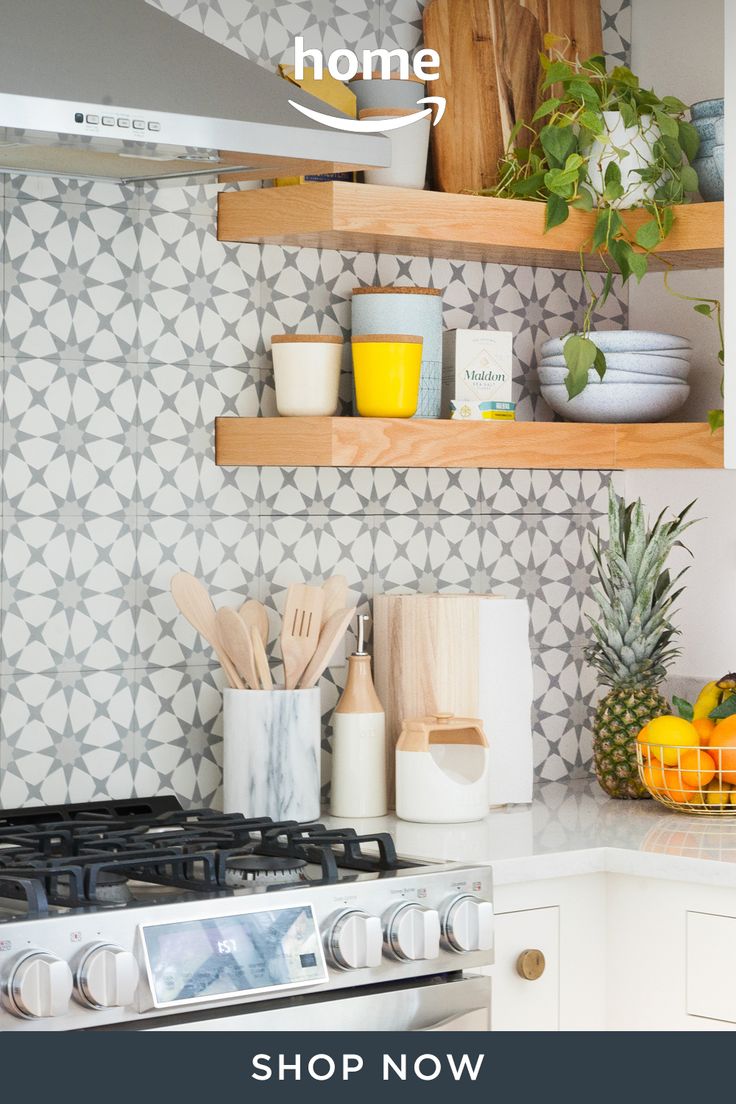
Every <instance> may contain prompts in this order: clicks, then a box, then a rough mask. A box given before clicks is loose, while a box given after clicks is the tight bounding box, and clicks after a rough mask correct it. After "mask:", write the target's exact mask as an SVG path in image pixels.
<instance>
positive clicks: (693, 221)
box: [217, 181, 723, 270]
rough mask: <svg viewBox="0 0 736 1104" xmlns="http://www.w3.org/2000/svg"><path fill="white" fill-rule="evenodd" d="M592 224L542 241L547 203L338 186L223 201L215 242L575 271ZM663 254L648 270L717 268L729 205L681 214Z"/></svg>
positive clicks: (592, 261) (580, 218)
mask: <svg viewBox="0 0 736 1104" xmlns="http://www.w3.org/2000/svg"><path fill="white" fill-rule="evenodd" d="M625 217H626V219H627V221H628V222H630V223H631V225H632V226H633V227H634V228H635V227H636V226H637V225H638V224H639V223H641V222H643V221H645V220H647V219H648V218H649V215H648V214H647V213H646V212H645V211H632V212H631V213H629V214H627V215H626V216H625ZM593 220H594V215H592V214H587V213H585V212H583V211H572V212H571V213H570V218H569V219H568V221H567V222H566V223H564V224H563V225H562V226H558V227H556V229H554V230H552V231H550V232H549V233H548V234H545V233H544V207H543V205H542V204H541V203H530V202H528V201H524V200H518V199H490V198H487V197H486V196H475V195H453V194H450V193H447V192H425V191H417V190H415V189H411V188H383V187H378V186H377V185H371V184H348V183H345V182H339V181H333V182H327V183H314V184H297V185H293V186H291V187H284V188H261V189H258V190H254V191H244V192H222V193H221V194H220V196H219V204H218V228H217V234H218V237H219V239H220V241H238V242H260V243H263V244H266V243H270V244H276V245H301V246H313V247H323V248H327V249H348V250H356V251H358V252H364V253H365V252H367V253H398V254H408V255H410V256H416V257H447V258H458V259H462V260H470V261H493V262H500V263H502V264H513V265H536V266H539V267H543V268H577V267H578V266H579V249H580V244H581V242H583V241H585V240H586V238H589V237H590V234H591V232H592V226H593ZM659 252H660V255H661V257H662V262H660V263H658V262H657V261H656V259H655V258H653V259H652V262H651V267H652V268H657V267H659V268H663V267H665V263H664V262H669V264H671V265H674V266H675V267H677V268H718V267H720V266H721V265H722V264H723V204H722V203H693V204H690V205H687V206H684V207H678V208H677V211H676V218H675V225H674V228H673V230H672V233H671V234H670V236H669V238H668V240H667V242H666V243H665V245H664V248H660V250H659ZM586 266H587V268H588V269H590V270H596V269H600V268H602V267H603V265H602V263H601V261H600V259H599V258H596V257H589V258H587V260H586Z"/></svg>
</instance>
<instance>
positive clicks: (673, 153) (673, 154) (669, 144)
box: [657, 134, 682, 169]
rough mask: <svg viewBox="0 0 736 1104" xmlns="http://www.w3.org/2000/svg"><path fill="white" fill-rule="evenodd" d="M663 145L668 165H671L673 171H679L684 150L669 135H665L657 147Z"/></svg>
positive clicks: (663, 153)
mask: <svg viewBox="0 0 736 1104" xmlns="http://www.w3.org/2000/svg"><path fill="white" fill-rule="evenodd" d="M660 143H661V146H662V156H663V157H664V159H665V161H666V162H667V164H668V165H671V166H672V168H673V169H679V167H680V165H681V164H682V148H681V147H680V143H679V142H678V141H677V139H675V138H671V137H670V135H669V134H663V135H662V137H661V138H660V140H659V142H658V143H657V145H659V144H660Z"/></svg>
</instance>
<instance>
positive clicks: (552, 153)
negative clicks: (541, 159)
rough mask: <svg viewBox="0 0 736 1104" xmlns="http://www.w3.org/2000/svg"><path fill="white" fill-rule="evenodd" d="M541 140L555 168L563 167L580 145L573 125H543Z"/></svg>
mask: <svg viewBox="0 0 736 1104" xmlns="http://www.w3.org/2000/svg"><path fill="white" fill-rule="evenodd" d="M539 141H540V142H541V143H542V149H543V150H544V152H545V153H546V154H547V160H548V161H549V163H550V166H551V167H552V168H553V169H561V168H562V167H563V165H564V164H565V162H566V161H567V159H568V157H569V156H570V154H571V153H575V152H576V151H577V147H578V143H577V138H576V137H575V132H574V131H573V129H572V127H554V126H546V127H542V130H541V131H540V132H539Z"/></svg>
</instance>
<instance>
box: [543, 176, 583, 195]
mask: <svg viewBox="0 0 736 1104" xmlns="http://www.w3.org/2000/svg"><path fill="white" fill-rule="evenodd" d="M577 179H578V174H577V171H575V172H567V171H566V170H565V169H550V170H549V172H548V173H545V175H544V183H545V187H547V188H548V189H549V191H550V192H552V193H553V194H554V195H557V196H561V197H562V198H563V199H571V198H572V195H573V193H574V191H575V184H576V183H577Z"/></svg>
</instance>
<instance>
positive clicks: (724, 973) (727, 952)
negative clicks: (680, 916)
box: [686, 912, 736, 1023]
mask: <svg viewBox="0 0 736 1104" xmlns="http://www.w3.org/2000/svg"><path fill="white" fill-rule="evenodd" d="M686 940H687V1006H686V1007H687V1013H688V1015H689V1016H704V1017H706V1018H707V1019H710V1020H723V1021H725V1022H726V1023H736V917H734V916H717V915H715V914H713V913H709V912H688V914H687V936H686Z"/></svg>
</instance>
